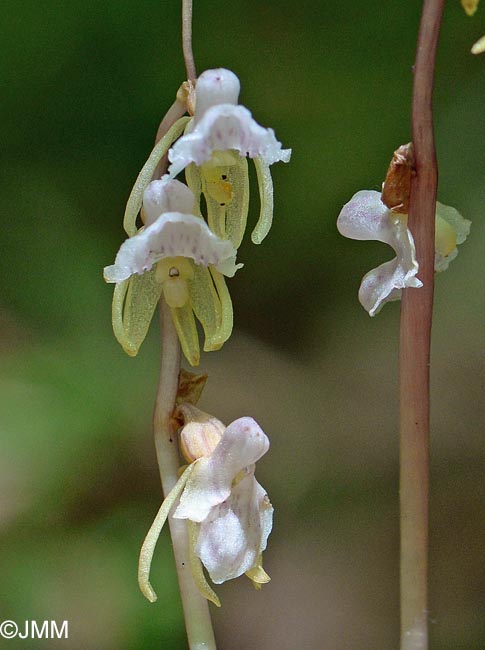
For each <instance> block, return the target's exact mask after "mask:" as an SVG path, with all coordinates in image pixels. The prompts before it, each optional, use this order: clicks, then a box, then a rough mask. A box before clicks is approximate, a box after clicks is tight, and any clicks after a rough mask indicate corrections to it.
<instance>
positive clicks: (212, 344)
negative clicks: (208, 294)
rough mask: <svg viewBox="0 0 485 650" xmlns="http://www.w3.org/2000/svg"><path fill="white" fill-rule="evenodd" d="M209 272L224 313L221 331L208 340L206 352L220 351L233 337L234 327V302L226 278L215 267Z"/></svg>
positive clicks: (205, 347) (211, 267)
mask: <svg viewBox="0 0 485 650" xmlns="http://www.w3.org/2000/svg"><path fill="white" fill-rule="evenodd" d="M209 271H210V272H211V275H212V279H213V280H214V285H215V287H216V291H217V294H218V296H219V300H220V301H221V309H222V313H221V323H220V327H219V329H218V330H217V332H216V333H215V334H214V336H212V337H211V338H210V340H206V342H205V346H204V350H206V351H209V350H219V348H220V347H221V346H222V345H223V344H224V343H225V342H226V341H227V339H228V338H229V337H230V336H231V333H232V326H233V311H232V300H231V295H230V293H229V291H228V289H227V285H226V281H225V280H224V276H223V275H222V274H221V273H219V271H218V270H216V269H215V268H214V267H213V266H209Z"/></svg>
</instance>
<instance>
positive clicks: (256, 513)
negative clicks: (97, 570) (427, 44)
mask: <svg viewBox="0 0 485 650" xmlns="http://www.w3.org/2000/svg"><path fill="white" fill-rule="evenodd" d="M175 416H176V417H177V418H178V419H180V420H181V421H183V422H184V423H185V425H184V426H183V427H182V429H181V430H180V448H181V450H182V452H183V454H184V457H185V459H186V460H187V461H188V462H189V463H190V464H189V465H188V466H187V467H186V468H185V470H184V471H183V473H182V474H181V476H180V478H179V480H178V482H177V483H176V485H175V487H174V488H173V490H172V491H171V492H170V493H169V494H168V495H167V497H166V498H165V500H164V502H163V503H162V506H161V508H160V510H159V511H158V514H157V516H156V518H155V521H154V522H153V524H152V527H151V528H150V531H149V533H148V535H147V537H146V539H145V542H144V544H143V547H142V549H141V552H140V562H139V570H138V582H139V585H140V589H141V591H142V592H143V594H144V595H145V596H146V597H147V598H148V600H150V601H151V602H153V601H154V600H156V594H155V592H154V591H153V588H152V586H151V585H150V581H149V574H150V565H151V561H152V557H153V552H154V549H155V544H156V542H157V540H158V537H159V535H160V532H161V530H162V527H163V525H164V523H165V521H166V519H167V517H168V516H169V513H170V512H171V510H172V508H173V507H174V506H175V504H176V503H177V500H178V499H179V497H180V501H179V503H178V505H177V507H176V509H175V511H174V513H173V515H172V516H173V517H174V518H175V519H185V520H186V521H187V525H188V532H189V538H190V547H191V549H190V555H191V557H190V564H191V570H192V574H193V577H194V580H195V583H196V584H197V587H198V588H199V591H200V592H201V593H202V595H203V596H204V597H205V598H207V599H208V600H210V601H212V602H213V603H215V604H216V605H218V606H219V605H220V601H219V598H218V597H217V595H216V594H215V593H214V591H213V590H212V588H211V587H210V586H209V585H208V583H207V581H206V579H205V577H204V573H203V570H202V566H201V562H202V564H203V565H204V566H205V568H206V569H207V571H208V573H209V576H210V577H211V580H212V581H213V582H214V583H215V584H221V583H223V582H225V581H226V580H231V579H233V578H237V577H239V576H241V575H243V574H244V573H245V574H246V575H247V576H248V577H249V578H250V579H251V580H252V582H253V584H254V586H255V587H256V588H260V587H261V585H262V584H264V583H266V582H268V581H269V579H270V578H269V576H268V574H267V573H266V572H265V571H264V569H263V567H262V553H263V551H264V550H265V548H266V543H267V539H268V536H269V534H270V532H271V528H272V523H273V507H272V505H271V503H270V501H269V499H268V495H267V494H266V492H265V490H264V489H263V488H262V487H261V485H260V484H259V483H258V482H257V481H256V479H255V477H254V470H255V463H256V462H257V461H258V460H259V459H260V458H261V457H262V456H263V455H264V454H265V453H266V452H267V451H268V448H269V440H268V438H267V436H266V435H265V433H264V432H263V431H262V429H261V428H260V427H259V425H258V424H257V423H256V422H255V421H254V420H253V419H252V418H249V417H243V418H239V419H238V420H235V421H234V422H232V423H231V424H230V425H229V426H228V427H224V425H223V424H222V422H220V421H219V420H217V419H216V418H214V417H212V416H210V415H208V414H206V413H204V412H202V411H200V410H199V409H198V408H196V407H195V406H193V405H192V404H181V405H180V406H179V407H178V409H177V411H176V413H175Z"/></svg>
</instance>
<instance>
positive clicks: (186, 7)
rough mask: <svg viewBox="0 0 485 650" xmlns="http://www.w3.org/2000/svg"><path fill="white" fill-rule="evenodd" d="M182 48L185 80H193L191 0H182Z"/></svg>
mask: <svg viewBox="0 0 485 650" xmlns="http://www.w3.org/2000/svg"><path fill="white" fill-rule="evenodd" d="M182 50H183V53H184V62H185V70H186V72H187V80H188V81H195V80H196V79H197V73H196V71H195V63H194V54H193V52H192V0H182Z"/></svg>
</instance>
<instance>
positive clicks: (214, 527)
mask: <svg viewBox="0 0 485 650" xmlns="http://www.w3.org/2000/svg"><path fill="white" fill-rule="evenodd" d="M272 523H273V508H272V506H271V504H270V503H269V500H268V496H267V494H266V492H265V490H264V489H263V488H262V487H261V485H260V484H259V483H258V482H257V481H256V479H255V478H254V476H253V475H252V474H249V475H247V476H246V477H245V478H243V479H242V480H241V481H240V482H239V483H238V484H237V485H236V486H235V487H233V489H232V491H231V494H230V496H229V498H228V499H227V500H226V501H224V502H223V503H221V504H220V505H218V506H215V507H214V508H213V509H212V511H211V512H210V514H209V516H208V517H207V519H205V520H204V521H203V522H202V523H201V524H200V530H199V536H198V539H197V544H196V547H195V552H196V554H197V555H198V556H199V557H200V559H201V560H202V563H203V564H204V566H205V567H206V569H207V570H208V572H209V575H210V577H211V579H212V581H213V582H215V583H216V584H221V583H222V582H225V581H226V580H231V579H232V578H237V577H238V576H240V575H242V574H243V573H245V572H246V571H249V570H250V569H251V568H252V567H253V566H254V565H255V564H256V563H257V561H258V557H259V556H260V554H261V553H262V551H263V550H264V549H265V548H266V543H267V539H268V535H269V533H270V532H271V528H272Z"/></svg>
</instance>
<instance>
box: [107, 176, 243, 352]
mask: <svg viewBox="0 0 485 650" xmlns="http://www.w3.org/2000/svg"><path fill="white" fill-rule="evenodd" d="M193 209H194V195H193V194H192V192H191V191H190V190H189V188H188V187H187V186H186V185H184V184H183V183H180V182H179V181H168V182H166V181H160V180H159V181H153V182H152V183H150V184H149V186H148V187H147V189H146V190H145V193H144V199H143V211H142V212H143V214H144V216H145V221H146V224H147V225H146V226H145V227H144V228H141V229H140V230H139V231H138V233H137V234H135V235H133V236H132V237H129V238H128V239H127V240H126V241H125V242H124V243H123V244H122V245H121V248H120V250H119V251H118V254H117V255H116V260H115V263H114V264H113V265H111V266H107V267H106V268H105V269H104V279H105V280H106V282H115V283H116V287H115V293H114V298H113V329H114V333H115V335H116V338H117V339H118V341H119V342H120V343H121V345H122V346H123V349H124V350H125V351H126V352H127V353H128V354H130V355H135V354H137V352H138V349H139V347H140V345H141V343H142V342H143V340H144V338H145V336H146V333H147V330H148V326H149V324H150V321H151V319H152V316H153V312H154V310H155V307H156V305H157V303H158V300H159V299H160V296H161V295H162V293H163V296H164V299H165V300H166V302H167V303H168V305H169V306H170V308H171V313H172V318H173V321H174V324H175V327H176V329H177V333H178V335H179V339H180V343H181V345H182V349H183V351H184V354H185V356H186V358H187V359H188V361H189V362H190V363H191V364H192V365H197V364H198V363H199V356H200V352H199V342H198V341H199V340H198V334H197V328H196V324H195V319H194V315H195V316H196V317H197V318H198V320H199V321H200V322H201V323H202V326H203V328H204V332H205V346H204V349H205V350H216V349H219V348H220V347H221V345H222V344H223V343H224V342H225V341H226V340H227V338H228V337H229V336H230V334H231V331H232V304H231V299H230V296H229V293H228V291H227V287H226V285H225V282H224V278H223V275H226V276H229V277H232V276H233V275H234V273H235V272H236V271H237V269H238V268H240V267H241V266H242V265H241V264H236V263H235V259H236V251H235V249H234V247H233V246H232V244H231V243H230V242H229V241H227V240H223V239H220V238H219V237H217V236H216V235H214V233H212V232H211V230H210V229H209V227H208V226H207V224H206V223H205V221H204V220H203V219H201V218H200V217H197V216H195V215H193V214H190V212H191V211H193Z"/></svg>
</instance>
